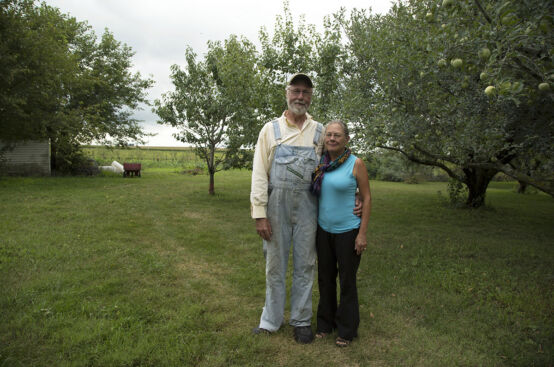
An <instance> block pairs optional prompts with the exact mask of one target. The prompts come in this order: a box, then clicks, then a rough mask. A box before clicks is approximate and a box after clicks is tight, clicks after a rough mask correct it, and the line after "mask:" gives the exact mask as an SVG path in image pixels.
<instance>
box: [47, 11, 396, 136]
mask: <svg viewBox="0 0 554 367" xmlns="http://www.w3.org/2000/svg"><path fill="white" fill-rule="evenodd" d="M45 2H46V3H47V4H48V5H51V6H55V7H57V8H59V9H60V10H61V11H62V12H63V13H70V14H71V15H72V16H74V17H75V18H77V19H78V20H80V21H87V22H88V23H89V25H91V26H92V28H93V29H94V31H95V32H96V34H97V35H98V36H100V35H101V34H102V33H103V32H104V29H105V28H108V29H109V30H110V32H112V33H113V34H114V37H115V39H117V40H118V41H121V42H123V43H126V44H127V45H129V46H130V47H131V48H132V49H133V51H135V56H134V58H133V61H134V69H135V70H136V71H139V72H140V73H141V74H142V75H143V76H151V77H152V78H153V79H154V80H155V82H156V84H155V86H154V87H153V88H152V89H151V90H150V92H149V99H150V100H151V101H153V100H154V99H158V98H160V97H161V95H162V94H163V93H165V92H167V91H170V90H172V89H173V88H172V84H171V81H170V78H169V74H170V70H169V68H170V66H171V65H173V64H179V65H183V63H184V55H185V48H186V47H187V46H190V47H192V49H193V50H194V51H195V52H196V53H197V54H198V55H203V54H204V53H205V52H206V50H207V47H206V43H207V42H208V41H209V40H221V41H223V40H225V39H227V38H228V37H229V36H230V35H231V34H235V35H239V36H244V37H246V38H247V39H249V40H250V41H251V42H253V43H254V44H256V45H258V44H259V42H258V33H259V31H260V28H261V27H262V26H265V28H266V29H267V30H268V31H269V32H270V33H271V32H273V27H274V24H275V17H276V16H277V15H280V14H283V2H282V1H281V0H265V1H260V0H233V1H229V0H200V1H198V0H195V1H190V0H157V1H151V0H46V1H45ZM341 6H342V7H345V8H346V9H348V10H350V9H353V8H358V9H367V8H368V7H371V8H372V10H373V12H376V13H385V12H386V11H388V9H389V8H390V6H391V1H390V0H341V1H336V0H302V1H300V0H290V1H289V7H290V10H291V13H292V15H293V17H294V19H295V21H297V20H298V19H299V17H300V16H301V15H304V16H305V19H306V22H307V23H309V24H315V25H316V27H319V28H320V29H321V27H322V23H323V18H324V16H326V15H330V14H332V13H334V12H336V11H338V10H339V9H340V7H341ZM136 116H137V118H139V119H141V120H144V122H143V125H144V127H145V130H146V131H147V132H151V133H157V134H158V135H157V136H156V137H153V138H150V139H149V143H148V145H152V146H181V145H183V144H182V143H179V142H178V141H177V140H175V139H174V138H173V137H172V136H171V134H172V133H173V132H174V129H173V128H170V127H165V126H161V125H158V124H156V119H157V117H156V115H155V114H153V113H152V112H151V111H150V108H148V107H147V109H146V110H145V111H140V112H138V113H137V114H136Z"/></svg>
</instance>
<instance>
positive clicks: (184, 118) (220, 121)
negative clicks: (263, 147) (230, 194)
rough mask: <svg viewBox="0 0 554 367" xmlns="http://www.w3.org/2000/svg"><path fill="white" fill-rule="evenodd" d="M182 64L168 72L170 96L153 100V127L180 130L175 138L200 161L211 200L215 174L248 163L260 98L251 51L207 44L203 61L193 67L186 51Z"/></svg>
mask: <svg viewBox="0 0 554 367" xmlns="http://www.w3.org/2000/svg"><path fill="white" fill-rule="evenodd" d="M185 59H186V65H185V67H184V68H183V69H181V68H180V67H179V66H178V65H172V66H171V79H172V81H173V84H174V85H175V91H174V92H168V93H166V94H164V95H163V96H162V99H161V100H156V101H155V108H154V109H153V111H154V112H155V113H156V114H157V115H158V116H159V117H160V120H159V121H158V122H159V123H161V124H168V125H171V126H174V127H178V128H180V130H181V131H180V132H179V133H178V134H177V135H176V138H177V139H178V140H180V141H182V142H185V143H189V144H192V145H194V147H195V148H196V152H197V154H198V155H199V156H200V157H201V158H202V159H204V160H205V162H206V165H207V167H208V173H209V175H210V186H209V193H210V194H212V195H213V194H214V192H215V191H214V177H215V173H216V172H217V171H219V170H221V169H224V168H228V167H233V166H235V167H236V166H243V165H245V164H247V163H250V162H251V160H252V158H251V155H250V154H249V151H248V150H247V149H246V148H252V144H253V142H255V131H257V129H256V127H257V126H258V125H259V119H258V116H259V115H258V114H259V112H258V108H257V107H258V106H259V96H260V95H261V94H260V85H261V82H260V79H261V78H260V73H259V71H258V68H257V63H256V49H255V47H254V45H253V44H252V43H250V42H249V41H248V40H246V39H240V40H239V39H238V38H237V37H235V36H231V37H230V38H229V39H227V40H226V41H225V42H224V43H223V44H222V43H221V42H209V43H208V52H207V54H206V55H205V57H204V60H202V61H197V57H196V54H195V53H194V52H193V50H192V49H191V48H187V49H186V51H185Z"/></svg>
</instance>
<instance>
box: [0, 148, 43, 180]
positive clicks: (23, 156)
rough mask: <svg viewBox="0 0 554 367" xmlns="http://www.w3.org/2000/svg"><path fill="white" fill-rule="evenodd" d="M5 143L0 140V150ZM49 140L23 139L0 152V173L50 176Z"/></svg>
mask: <svg viewBox="0 0 554 367" xmlns="http://www.w3.org/2000/svg"><path fill="white" fill-rule="evenodd" d="M5 146H6V144H3V143H2V142H0V150H2V148H4V147H5ZM51 173H52V171H51V169H50V141H49V140H44V141H24V142H19V143H16V145H15V148H14V149H13V150H7V151H5V152H4V153H3V154H2V153H0V174H8V175H43V176H50V175H51Z"/></svg>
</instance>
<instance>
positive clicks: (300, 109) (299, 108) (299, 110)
mask: <svg viewBox="0 0 554 367" xmlns="http://www.w3.org/2000/svg"><path fill="white" fill-rule="evenodd" d="M287 105H288V107H289V111H291V112H292V113H294V114H295V115H297V116H298V115H304V114H305V113H306V112H308V106H307V104H304V105H299V104H296V103H294V102H292V103H291V102H288V101H287Z"/></svg>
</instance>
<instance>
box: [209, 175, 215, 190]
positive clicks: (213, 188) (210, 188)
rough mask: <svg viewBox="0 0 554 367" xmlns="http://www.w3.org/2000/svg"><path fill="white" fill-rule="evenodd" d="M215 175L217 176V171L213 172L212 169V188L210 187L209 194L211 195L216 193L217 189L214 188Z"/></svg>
mask: <svg viewBox="0 0 554 367" xmlns="http://www.w3.org/2000/svg"><path fill="white" fill-rule="evenodd" d="M214 176H215V172H211V171H210V189H209V192H208V193H209V194H210V195H214V194H215V189H214Z"/></svg>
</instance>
